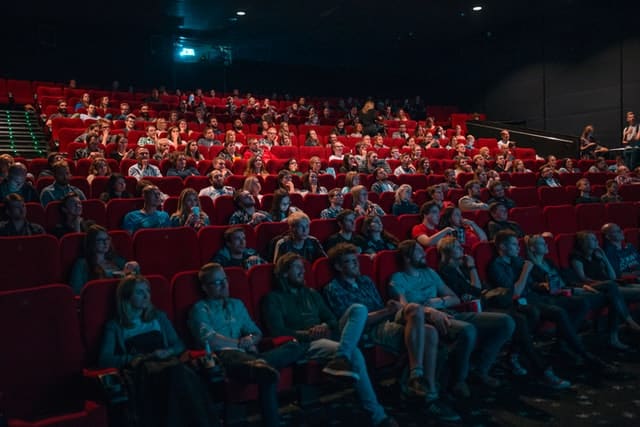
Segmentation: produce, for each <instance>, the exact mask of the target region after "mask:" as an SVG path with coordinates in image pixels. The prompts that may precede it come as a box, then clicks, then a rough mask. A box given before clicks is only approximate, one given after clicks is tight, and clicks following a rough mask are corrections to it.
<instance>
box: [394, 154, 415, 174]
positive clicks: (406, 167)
mask: <svg viewBox="0 0 640 427" xmlns="http://www.w3.org/2000/svg"><path fill="white" fill-rule="evenodd" d="M394 148H395V147H394ZM413 173H416V167H415V166H414V165H413V163H412V162H411V154H409V153H405V154H403V155H402V156H401V157H400V165H399V166H398V167H397V168H395V169H394V170H393V174H394V175H395V176H400V175H405V174H413Z"/></svg>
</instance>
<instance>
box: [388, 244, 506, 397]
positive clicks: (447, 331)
mask: <svg viewBox="0 0 640 427" xmlns="http://www.w3.org/2000/svg"><path fill="white" fill-rule="evenodd" d="M398 250H399V252H400V257H401V258H402V264H403V270H402V271H399V272H397V273H394V274H393V275H392V276H391V280H390V282H389V290H390V293H391V295H392V296H393V297H394V298H396V299H398V300H399V301H400V303H401V304H402V305H406V304H408V303H416V304H420V305H423V306H424V314H425V319H426V321H427V322H429V323H431V324H433V325H434V326H435V328H436V329H437V330H438V332H439V333H440V337H441V338H442V339H443V340H445V341H447V342H449V343H451V344H453V345H454V348H455V353H456V357H455V359H454V360H455V362H454V366H453V369H454V381H453V389H452V390H453V392H454V393H455V394H456V395H458V396H460V397H468V396H469V395H470V391H469V387H468V385H467V383H466V381H467V376H468V375H469V371H470V358H471V354H472V352H473V351H474V349H477V350H478V353H479V354H478V357H477V359H478V360H477V361H476V364H475V368H474V371H473V374H474V377H475V378H476V379H477V380H478V381H479V382H480V383H482V384H484V385H485V386H488V387H491V388H496V387H498V386H499V385H500V382H499V381H498V380H497V379H495V378H493V377H491V376H490V374H489V370H490V369H491V366H492V365H493V363H494V362H495V359H496V357H497V356H498V354H499V352H500V349H501V348H502V345H503V344H504V343H505V342H506V341H507V340H508V339H509V338H510V337H511V334H512V333H513V330H514V328H515V324H514V322H513V320H512V319H511V318H510V317H509V316H507V315H505V314H502V313H472V312H468V313H458V312H455V311H452V310H451V309H450V307H454V306H456V305H459V304H460V299H459V298H458V296H457V295H456V294H455V293H454V292H453V291H452V290H451V289H449V287H448V286H447V285H446V284H445V283H444V282H443V281H442V279H441V278H440V276H438V274H437V273H436V272H435V271H434V270H432V269H431V268H429V267H427V264H426V261H425V253H424V249H423V248H422V246H421V245H420V244H418V243H417V242H416V241H415V240H405V241H404V242H401V243H400V245H399V246H398ZM476 341H477V342H478V343H477V344H476Z"/></svg>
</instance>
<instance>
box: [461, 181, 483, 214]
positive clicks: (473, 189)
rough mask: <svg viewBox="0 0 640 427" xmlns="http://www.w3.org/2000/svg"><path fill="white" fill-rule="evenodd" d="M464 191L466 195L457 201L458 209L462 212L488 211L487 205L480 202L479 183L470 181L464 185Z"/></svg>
mask: <svg viewBox="0 0 640 427" xmlns="http://www.w3.org/2000/svg"><path fill="white" fill-rule="evenodd" d="M464 191H466V192H467V195H466V196H462V197H461V198H460V200H458V207H459V208H460V210H461V211H462V212H470V211H486V210H489V205H487V204H486V203H485V202H483V201H482V200H480V182H479V181H476V180H471V181H469V182H467V183H466V184H465V185H464Z"/></svg>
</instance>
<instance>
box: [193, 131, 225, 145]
mask: <svg viewBox="0 0 640 427" xmlns="http://www.w3.org/2000/svg"><path fill="white" fill-rule="evenodd" d="M221 144H222V143H221V142H220V141H218V140H217V139H216V135H215V133H214V131H213V128H212V127H210V126H207V127H206V128H204V132H202V137H200V139H199V140H198V145H199V146H202V147H207V148H209V147H211V146H212V145H221Z"/></svg>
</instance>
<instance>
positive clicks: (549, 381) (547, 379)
mask: <svg viewBox="0 0 640 427" xmlns="http://www.w3.org/2000/svg"><path fill="white" fill-rule="evenodd" d="M542 382H543V383H544V384H545V385H547V386H548V387H551V388H552V389H555V390H565V389H568V388H569V387H571V383H570V382H569V381H567V380H563V379H562V378H559V377H558V376H557V375H556V374H555V373H554V372H553V369H551V368H548V369H547V370H546V371H544V375H543V380H542Z"/></svg>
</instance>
